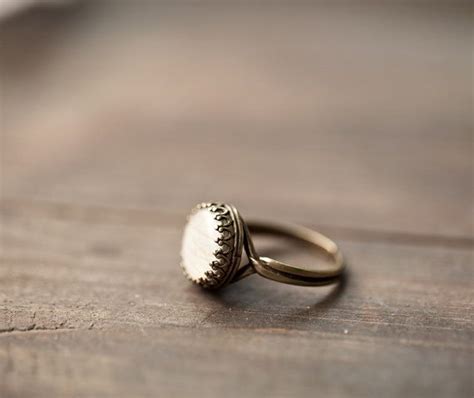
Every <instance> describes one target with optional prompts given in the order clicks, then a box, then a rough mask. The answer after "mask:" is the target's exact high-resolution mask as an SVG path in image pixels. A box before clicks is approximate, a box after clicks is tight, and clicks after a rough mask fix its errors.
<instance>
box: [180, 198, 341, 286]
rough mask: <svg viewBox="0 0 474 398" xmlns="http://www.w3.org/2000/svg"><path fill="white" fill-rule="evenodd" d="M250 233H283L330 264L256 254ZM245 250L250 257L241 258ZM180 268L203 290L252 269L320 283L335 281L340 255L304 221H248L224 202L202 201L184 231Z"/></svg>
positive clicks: (280, 279) (300, 281) (277, 277)
mask: <svg viewBox="0 0 474 398" xmlns="http://www.w3.org/2000/svg"><path fill="white" fill-rule="evenodd" d="M252 234H266V235H270V236H284V237H288V238H292V239H297V240H300V241H303V242H305V243H308V244H311V245H314V246H315V247H317V248H318V249H320V250H322V251H324V252H325V253H326V254H327V255H328V257H329V258H330V259H331V262H332V263H333V264H332V267H331V268H330V269H325V270H310V269H307V268H305V267H300V266H297V265H291V264H287V263H283V262H281V261H277V260H274V259H271V258H268V257H260V256H259V255H258V254H257V251H256V249H255V246H254V244H253V242H252V237H251V235H252ZM244 250H245V253H246V254H247V257H248V259H249V262H248V263H247V264H245V263H242V253H243V251H244ZM181 267H182V269H183V271H184V274H185V275H186V276H187V278H188V279H189V280H191V281H192V282H194V283H196V284H198V285H200V286H201V287H203V288H206V289H218V288H222V287H224V286H226V285H227V284H229V283H233V282H236V281H238V280H240V279H242V278H244V277H246V276H249V275H251V274H253V273H257V274H259V275H261V276H263V277H265V278H267V279H271V280H274V281H277V282H282V283H288V284H293V285H301V286H320V285H327V284H331V283H334V282H337V281H338V280H339V279H340V277H341V275H342V273H343V271H344V260H343V257H342V254H341V252H340V251H339V249H338V247H337V245H336V244H335V243H334V242H333V241H332V240H331V239H329V238H327V237H326V236H324V235H322V234H320V233H319V232H316V231H313V230H311V229H308V228H306V227H303V226H298V225H289V224H276V223H273V222H272V223H262V222H258V223H257V222H249V223H246V222H245V221H244V220H243V218H242V217H241V215H240V214H239V212H238V211H237V209H236V208H235V207H234V206H232V205H230V204H226V203H216V202H206V203H200V204H198V205H197V206H196V207H194V208H193V209H192V210H191V213H190V214H189V216H188V220H187V224H186V226H185V229H184V233H183V241H182V247H181Z"/></svg>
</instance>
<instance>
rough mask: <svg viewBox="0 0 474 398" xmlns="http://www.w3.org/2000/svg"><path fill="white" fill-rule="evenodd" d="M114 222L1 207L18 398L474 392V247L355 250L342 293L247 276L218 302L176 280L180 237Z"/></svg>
mask: <svg viewBox="0 0 474 398" xmlns="http://www.w3.org/2000/svg"><path fill="white" fill-rule="evenodd" d="M90 211H93V210H90ZM113 213H114V214H115V216H114V217H113V218H111V217H109V216H108V215H107V214H106V212H104V214H105V215H104V216H103V217H102V218H101V215H100V212H95V213H94V212H93V213H92V214H93V217H91V215H90V214H88V211H87V210H84V209H81V208H79V209H78V211H74V206H70V208H69V212H68V213H66V212H64V208H63V207H59V211H57V210H55V208H54V206H52V205H49V206H48V207H46V208H45V209H43V212H42V213H39V212H37V213H36V216H33V215H32V213H31V211H30V209H28V206H27V205H25V204H23V205H16V206H13V204H9V205H7V206H3V212H2V248H3V250H2V260H1V261H2V264H3V265H2V267H1V268H0V300H1V301H0V302H1V303H2V304H1V311H0V314H1V315H0V329H2V331H3V333H1V334H0V363H1V364H2V365H1V366H2V368H1V369H0V375H1V376H0V378H1V383H0V388H1V389H2V390H3V391H5V392H7V393H8V394H11V396H25V395H28V394H29V393H31V392H32V391H33V390H34V391H35V394H36V395H37V396H48V395H51V394H52V395H62V394H68V393H72V391H74V394H75V395H77V396H91V395H101V394H102V395H110V396H112V395H117V394H118V395H121V396H127V395H131V394H138V395H155V394H156V393H157V392H159V393H160V395H166V396H168V395H171V394H175V395H185V394H189V393H190V392H192V391H202V393H203V395H207V396H218V395H220V394H222V393H224V391H227V394H228V395H229V396H242V394H243V395H245V396H255V397H257V396H288V395H291V394H295V395H298V396H313V395H314V392H315V389H317V391H319V392H321V393H324V394H326V395H328V396H347V395H351V396H367V395H372V396H382V395H383V396H400V394H405V395H408V396H410V395H411V396H417V397H424V396H426V397H428V396H429V397H433V396H437V397H443V396H466V397H467V396H469V395H470V393H472V389H471V388H472V385H471V383H470V378H471V365H472V355H473V352H472V280H471V279H469V278H467V276H468V275H471V274H472V248H469V247H466V248H465V249H462V248H444V247H437V248H436V247H432V246H429V247H424V246H422V245H421V246H406V245H397V244H386V243H368V242H358V241H356V240H348V239H344V240H342V247H343V249H344V250H345V252H346V253H347V255H348V258H349V259H350V274H349V276H348V278H347V282H346V283H345V285H344V286H343V287H342V288H339V289H337V288H336V289H334V288H314V289H313V288H307V289H306V288H298V287H291V286H284V285H279V284H276V283H272V282H270V281H266V280H264V279H263V278H258V277H250V278H249V279H248V280H245V281H242V282H241V283H238V284H235V285H233V286H230V287H229V288H227V289H226V290H224V291H222V292H221V293H219V294H206V293H204V292H202V291H201V290H200V289H198V288H194V287H193V286H191V285H190V284H189V283H188V282H187V281H186V280H185V279H184V278H183V277H182V275H181V271H180V269H179V267H178V265H177V264H178V260H179V259H178V251H179V240H180V227H181V225H180V224H179V223H176V222H175V221H170V220H167V221H166V220H165V222H164V223H163V224H160V222H159V216H157V219H156V224H152V223H150V222H145V223H141V222H140V220H133V212H130V211H128V210H126V211H124V212H123V213H122V214H121V211H120V209H115V210H113ZM183 216H184V215H183ZM91 218H94V222H93V223H91V222H90V219H91ZM291 255H292V256H294V257H295V258H297V259H299V260H302V261H307V260H308V259H307V258H306V257H303V256H302V255H301V254H298V253H297V252H294V253H291ZM137 364H139V365H140V366H137ZM20 380H21V382H20ZM79 380H87V382H85V383H83V382H79ZM243 381H245V383H244V382H243ZM369 381H370V382H369ZM201 389H202V390H201Z"/></svg>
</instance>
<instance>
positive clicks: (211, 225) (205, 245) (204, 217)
mask: <svg viewBox="0 0 474 398" xmlns="http://www.w3.org/2000/svg"><path fill="white" fill-rule="evenodd" d="M218 226H219V222H218V221H217V220H216V215H215V213H213V212H211V210H210V208H209V207H205V208H200V209H197V210H195V211H194V212H193V213H192V214H191V215H190V216H189V219H188V223H187V224H186V227H185V229H184V234H183V243H182V247H181V260H182V263H181V264H182V266H183V268H184V271H185V272H186V274H187V275H188V276H189V277H190V278H191V279H192V280H193V281H195V282H198V281H199V280H200V279H203V278H204V279H205V278H206V272H211V271H212V268H211V263H212V262H213V261H215V260H216V256H215V252H216V250H218V249H219V245H218V244H217V239H218V238H219V236H220V233H219V232H218V231H217V228H218Z"/></svg>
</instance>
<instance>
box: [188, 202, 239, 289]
mask: <svg viewBox="0 0 474 398" xmlns="http://www.w3.org/2000/svg"><path fill="white" fill-rule="evenodd" d="M201 210H207V211H209V212H210V213H211V214H212V215H213V218H214V220H215V221H216V222H217V227H216V231H217V232H218V237H217V239H216V241H215V243H217V245H218V249H216V250H215V251H214V253H213V259H212V261H211V262H210V263H209V268H210V270H208V271H206V272H205V273H204V275H203V276H202V277H199V278H196V277H192V276H191V275H190V274H189V273H188V272H187V270H186V265H185V264H184V259H183V256H182V260H181V268H182V269H183V272H184V274H185V276H186V277H187V278H188V279H189V280H191V281H192V282H194V283H196V284H198V285H200V286H202V287H204V288H206V289H217V288H220V287H223V286H225V285H226V284H228V283H229V282H230V281H231V280H232V278H233V276H234V275H235V273H236V272H237V269H238V268H239V265H240V261H241V257H242V246H243V225H242V220H241V217H240V215H239V213H238V211H237V209H236V208H235V207H234V206H232V205H229V204H226V203H217V202H206V203H200V204H199V205H197V206H196V207H194V208H193V209H192V210H191V213H190V214H189V216H188V222H189V220H190V219H191V217H192V216H193V215H194V214H196V213H197V212H198V211H201ZM183 243H184V242H183Z"/></svg>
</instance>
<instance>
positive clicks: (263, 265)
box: [244, 221, 344, 286]
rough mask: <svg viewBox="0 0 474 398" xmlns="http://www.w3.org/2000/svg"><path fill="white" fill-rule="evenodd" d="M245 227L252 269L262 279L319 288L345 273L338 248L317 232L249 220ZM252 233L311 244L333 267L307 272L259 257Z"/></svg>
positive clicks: (336, 279) (305, 269)
mask: <svg viewBox="0 0 474 398" xmlns="http://www.w3.org/2000/svg"><path fill="white" fill-rule="evenodd" d="M244 226H245V231H246V235H247V237H246V239H245V241H246V249H247V252H248V255H249V259H250V263H251V265H252V267H253V269H254V270H255V271H256V272H257V273H258V274H260V275H261V276H263V277H265V278H268V279H272V280H275V281H278V282H283V283H289V284H293V285H303V286H321V285H328V284H331V283H334V282H337V281H338V280H339V278H340V276H341V275H342V273H343V271H344V259H343V256H342V254H341V252H340V250H339V249H338V247H337V245H336V244H335V243H334V242H333V241H332V240H331V239H329V238H327V237H326V236H324V235H322V234H321V233H319V232H316V231H314V230H312V229H309V228H306V227H302V226H299V225H291V224H276V223H267V222H261V221H250V222H248V223H247V224H245V223H244ZM251 234H255V235H257V234H259V235H270V236H279V237H286V238H290V239H296V240H298V241H301V242H304V243H307V244H310V245H312V246H314V247H316V248H317V249H318V250H322V251H323V252H325V253H326V254H327V255H328V257H329V258H330V260H331V262H332V263H333V267H331V268H330V269H324V270H310V269H307V268H304V267H300V266H294V265H290V264H286V263H284V262H281V261H277V260H274V259H271V258H268V257H260V256H259V255H258V254H257V252H256V250H255V247H254V245H253V242H252V240H251Z"/></svg>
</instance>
